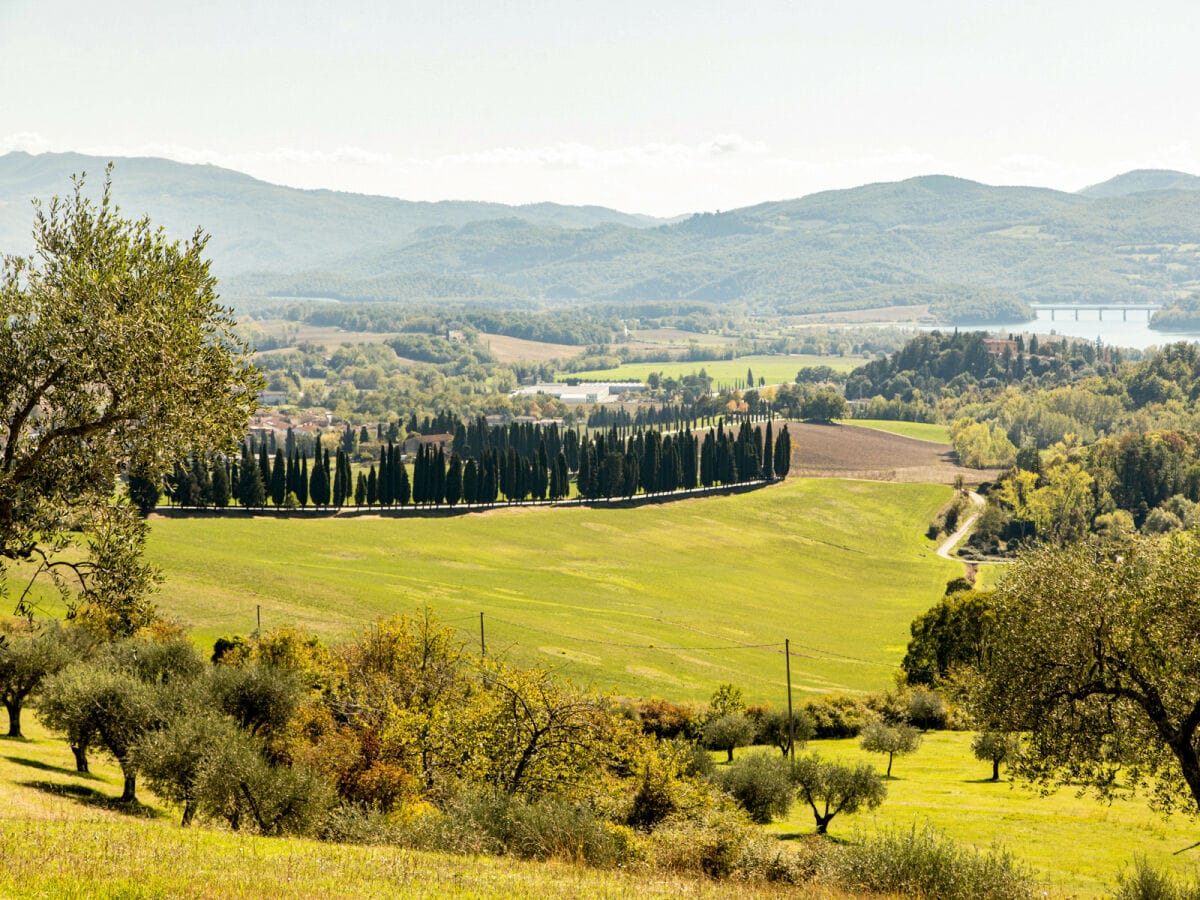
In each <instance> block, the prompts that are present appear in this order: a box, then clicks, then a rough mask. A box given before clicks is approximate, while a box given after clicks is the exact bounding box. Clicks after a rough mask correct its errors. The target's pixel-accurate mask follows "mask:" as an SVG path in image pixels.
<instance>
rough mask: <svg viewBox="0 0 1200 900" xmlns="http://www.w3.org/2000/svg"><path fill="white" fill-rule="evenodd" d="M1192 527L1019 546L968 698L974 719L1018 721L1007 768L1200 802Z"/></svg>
mask: <svg viewBox="0 0 1200 900" xmlns="http://www.w3.org/2000/svg"><path fill="white" fill-rule="evenodd" d="M1197 596H1200V538H1198V537H1197V535H1195V534H1193V533H1176V534H1172V535H1168V536H1165V537H1160V538H1136V539H1132V540H1130V541H1127V542H1124V543H1122V544H1121V545H1119V546H1115V545H1111V544H1106V543H1104V542H1102V541H1097V540H1093V541H1088V542H1081V543H1077V544H1073V545H1067V546H1063V547H1042V548H1039V549H1036V550H1033V551H1031V552H1028V553H1026V554H1024V555H1023V556H1021V557H1020V558H1019V559H1018V560H1017V561H1016V562H1015V563H1014V564H1013V565H1012V567H1011V569H1010V571H1009V573H1008V575H1007V576H1006V577H1005V579H1004V581H1003V582H1002V583H1001V585H1000V587H999V588H998V590H997V591H996V594H995V596H994V598H993V601H992V606H993V613H994V617H995V618H994V624H993V625H992V628H991V631H990V637H989V639H988V641H987V647H986V652H985V654H984V660H983V664H982V666H981V668H980V672H979V679H978V682H977V683H976V684H975V686H974V690H973V691H972V696H971V706H972V711H973V713H974V715H975V717H976V720H977V721H978V723H979V724H980V727H981V728H984V729H987V730H992V731H1004V732H1024V733H1026V735H1027V737H1026V740H1025V742H1024V743H1023V745H1022V750H1021V754H1020V756H1019V758H1018V759H1017V760H1015V761H1014V763H1012V764H1011V767H1012V771H1013V772H1014V774H1016V775H1017V776H1019V777H1024V778H1027V779H1030V780H1032V781H1034V782H1035V783H1039V784H1041V785H1042V786H1044V787H1047V788H1048V787H1050V786H1051V785H1054V784H1059V783H1065V782H1071V783H1074V784H1084V785H1089V786H1091V787H1092V788H1094V789H1095V790H1096V791H1097V792H1098V793H1099V794H1100V795H1101V796H1112V795H1114V794H1118V793H1123V792H1124V793H1128V792H1130V791H1132V790H1135V789H1138V788H1145V789H1148V790H1149V791H1150V796H1151V802H1152V804H1153V805H1154V806H1156V807H1157V808H1159V809H1163V810H1169V809H1171V808H1174V807H1177V806H1181V805H1182V806H1184V807H1188V808H1190V809H1191V810H1192V811H1193V812H1195V811H1196V809H1197V808H1198V807H1200V752H1198V747H1200V604H1198V603H1197V602H1196V597H1197Z"/></svg>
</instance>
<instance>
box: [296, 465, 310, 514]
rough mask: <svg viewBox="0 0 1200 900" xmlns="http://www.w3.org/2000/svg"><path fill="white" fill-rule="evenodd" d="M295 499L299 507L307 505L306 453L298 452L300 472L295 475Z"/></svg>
mask: <svg viewBox="0 0 1200 900" xmlns="http://www.w3.org/2000/svg"><path fill="white" fill-rule="evenodd" d="M296 499H297V500H299V501H300V508H301V509H303V508H304V507H306V506H308V454H307V453H301V454H300V474H299V475H298V476H296Z"/></svg>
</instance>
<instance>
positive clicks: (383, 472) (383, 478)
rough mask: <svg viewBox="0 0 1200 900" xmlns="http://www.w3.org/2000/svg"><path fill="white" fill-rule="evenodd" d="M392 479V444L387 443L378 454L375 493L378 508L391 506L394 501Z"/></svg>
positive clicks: (394, 494)
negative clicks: (377, 499)
mask: <svg viewBox="0 0 1200 900" xmlns="http://www.w3.org/2000/svg"><path fill="white" fill-rule="evenodd" d="M393 482H394V479H393V478H392V444H391V442H390V441H389V442H388V445H387V447H385V448H384V450H383V452H382V453H380V454H379V483H378V486H377V487H376V491H377V493H378V495H379V505H380V506H391V505H392V503H393V502H394V501H395V498H396V492H395V484H394V483H393Z"/></svg>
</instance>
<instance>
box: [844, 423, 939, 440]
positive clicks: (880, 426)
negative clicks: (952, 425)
mask: <svg viewBox="0 0 1200 900" xmlns="http://www.w3.org/2000/svg"><path fill="white" fill-rule="evenodd" d="M839 424H842V425H857V426H858V427H859V428H873V429H875V430H876V431H887V432H889V433H891V434H898V435H901V436H902V437H910V438H916V439H917V440H918V441H933V442H934V443H935V444H949V443H950V429H949V428H947V427H946V426H945V425H931V424H929V423H928V422H892V421H890V420H888V419H840V420H839Z"/></svg>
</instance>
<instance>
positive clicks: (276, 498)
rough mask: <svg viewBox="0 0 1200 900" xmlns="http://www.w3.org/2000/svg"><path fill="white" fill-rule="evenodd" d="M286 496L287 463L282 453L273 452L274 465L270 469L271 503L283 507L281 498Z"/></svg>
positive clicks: (278, 451)
mask: <svg viewBox="0 0 1200 900" xmlns="http://www.w3.org/2000/svg"><path fill="white" fill-rule="evenodd" d="M286 496H287V462H286V461H285V460H284V458H283V451H282V450H276V451H275V465H274V467H273V468H272V469H271V502H272V503H274V504H275V505H276V506H283V498H284V497H286Z"/></svg>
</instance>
